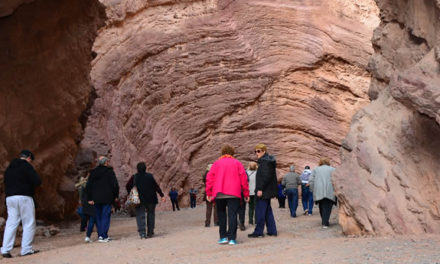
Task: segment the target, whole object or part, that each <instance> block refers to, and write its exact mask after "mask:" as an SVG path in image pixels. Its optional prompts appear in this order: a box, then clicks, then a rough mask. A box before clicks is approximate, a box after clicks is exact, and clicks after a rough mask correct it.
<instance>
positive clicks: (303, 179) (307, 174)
mask: <svg viewBox="0 0 440 264" xmlns="http://www.w3.org/2000/svg"><path fill="white" fill-rule="evenodd" d="M311 175H312V171H311V170H309V169H305V170H304V171H303V173H302V174H301V183H303V184H307V183H309V180H310V176H311Z"/></svg>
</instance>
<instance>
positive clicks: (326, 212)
mask: <svg viewBox="0 0 440 264" xmlns="http://www.w3.org/2000/svg"><path fill="white" fill-rule="evenodd" d="M318 204H319V214H320V215H321V220H322V225H323V226H329V225H330V224H329V219H330V214H331V213H332V207H333V201H332V200H330V199H327V198H324V199H322V200H319V201H318Z"/></svg>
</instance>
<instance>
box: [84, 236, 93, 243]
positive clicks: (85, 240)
mask: <svg viewBox="0 0 440 264" xmlns="http://www.w3.org/2000/svg"><path fill="white" fill-rule="evenodd" d="M84 242H86V243H90V242H92V240H90V237H86V238H85V239H84Z"/></svg>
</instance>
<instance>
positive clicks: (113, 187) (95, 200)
mask: <svg viewBox="0 0 440 264" xmlns="http://www.w3.org/2000/svg"><path fill="white" fill-rule="evenodd" d="M86 192H87V198H88V200H89V202H88V203H89V204H91V205H95V213H96V225H97V226H98V236H99V238H98V242H102V243H105V242H109V241H110V239H109V237H108V230H109V229H110V218H111V211H112V204H113V202H115V201H117V199H118V197H119V184H118V180H117V179H116V175H115V172H114V171H113V168H111V167H109V166H108V158H107V157H104V156H101V157H99V159H98V167H96V168H94V169H93V170H92V171H91V172H90V176H89V179H88V181H87V185H86Z"/></svg>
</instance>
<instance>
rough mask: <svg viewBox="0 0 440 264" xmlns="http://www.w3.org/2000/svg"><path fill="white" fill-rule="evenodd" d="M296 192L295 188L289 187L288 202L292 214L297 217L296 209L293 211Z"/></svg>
mask: <svg viewBox="0 0 440 264" xmlns="http://www.w3.org/2000/svg"><path fill="white" fill-rule="evenodd" d="M293 200H294V193H293V189H287V203H288V205H289V210H290V216H291V217H296V211H293Z"/></svg>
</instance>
